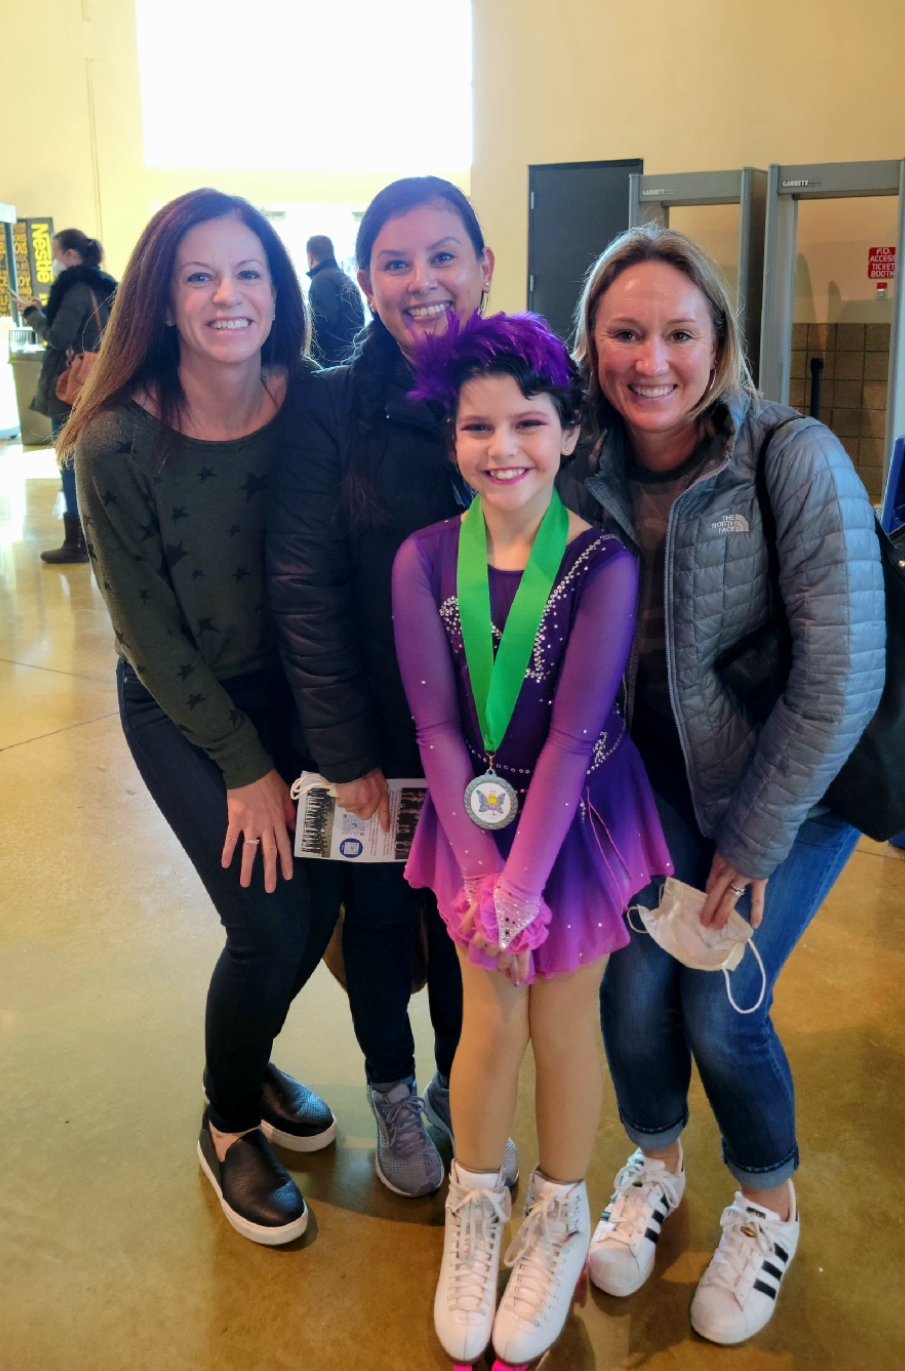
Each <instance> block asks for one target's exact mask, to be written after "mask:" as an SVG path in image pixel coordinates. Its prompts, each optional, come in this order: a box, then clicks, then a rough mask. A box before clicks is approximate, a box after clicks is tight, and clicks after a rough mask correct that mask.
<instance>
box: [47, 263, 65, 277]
mask: <svg viewBox="0 0 905 1371" xmlns="http://www.w3.org/2000/svg"><path fill="white" fill-rule="evenodd" d="M50 270H51V271H52V272H53V279H54V280H56V279H57V277H58V276H59V274H60V272H61V271H65V270H66V265H65V263H64V262H61V261H60V259H59V257H55V258H54V259H53V261H52V262H51V264H50Z"/></svg>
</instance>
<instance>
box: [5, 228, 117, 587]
mask: <svg viewBox="0 0 905 1371" xmlns="http://www.w3.org/2000/svg"><path fill="white" fill-rule="evenodd" d="M52 251H53V274H54V282H53V285H52V286H51V288H50V297H49V299H48V301H47V308H46V309H42V308H41V302H40V301H39V300H36V299H31V300H20V301H19V306H20V309H21V310H22V313H23V316H24V319H25V323H26V324H27V325H28V327H29V328H33V329H34V331H35V333H37V335H38V337H39V338H41V339H43V341H44V342H45V343H46V345H47V350H46V352H45V353H44V357H43V359H42V361H41V374H40V376H39V377H38V385H37V389H36V390H35V395H34V399H33V400H32V402H31V407H32V409H34V410H36V411H37V412H38V414H46V415H47V416H48V417H49V419H50V426H51V433H52V435H53V439H54V442H56V439H57V437H58V436H59V434H60V431H61V430H62V428H63V426H64V425H65V423H66V421H67V420H68V418H69V416H70V414H71V413H72V407H71V406H70V405H67V404H65V403H64V402H63V401H62V400H61V399H59V397H58V396H57V393H56V389H55V387H56V383H57V381H58V380H59V378H60V376H62V374H63V372H64V371H65V370H66V367H67V365H68V353H69V351H70V350H71V351H72V352H74V353H76V352H97V351H98V349H99V348H100V343H101V334H102V333H103V330H104V327H105V326H106V323H107V320H108V319H109V317H110V310H111V308H112V305H113V297H114V294H115V291H116V282H115V281H114V279H113V277H112V276H108V274H107V273H106V272H105V271H102V270H101V262H102V261H103V260H104V249H103V248H102V247H101V245H100V243H99V242H98V241H97V239H96V238H89V237H88V235H87V234H85V233H82V231H81V229H72V228H70V229H62V230H61V231H60V232H59V233H56V234H54V237H53V242H52ZM61 470H62V478H63V501H64V505H65V511H64V514H63V530H64V532H63V543H62V546H61V547H58V548H54V549H53V550H52V551H47V552H42V553H41V560H42V561H44V562H51V563H61V562H87V560H88V552H87V549H86V547H85V538H84V534H83V531H82V523H81V520H80V518H79V503H78V494H77V492H76V486H75V473H74V471H73V469H72V466H71V464H68V463H65V462H64V463H61Z"/></svg>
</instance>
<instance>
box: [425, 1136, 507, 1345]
mask: <svg viewBox="0 0 905 1371" xmlns="http://www.w3.org/2000/svg"><path fill="white" fill-rule="evenodd" d="M511 1214H512V1200H511V1198H510V1195H509V1191H508V1189H507V1187H506V1185H505V1183H504V1182H503V1180H502V1179H501V1178H500V1177H497V1183H496V1185H495V1186H491V1187H488V1188H486V1189H485V1188H477V1187H474V1186H473V1185H471V1184H465V1183H463V1180H462V1176H461V1172H460V1170H459V1167H458V1165H457V1163H456V1162H455V1161H454V1162H453V1164H452V1166H451V1168H450V1172H449V1194H448V1196H447V1199H446V1227H445V1230H444V1233H443V1261H442V1262H441V1264H440V1279H439V1281H438V1282H437V1293H436V1295H435V1297H434V1325H435V1327H436V1330H437V1337H438V1338H439V1339H440V1341H441V1343H442V1344H443V1347H444V1349H445V1351H446V1352H448V1354H449V1355H450V1356H451V1357H452V1358H453V1360H454V1361H455V1362H456V1366H457V1368H460V1367H462V1366H463V1365H465V1366H472V1365H473V1364H474V1363H475V1362H476V1361H477V1360H478V1358H479V1357H480V1356H481V1355H482V1353H483V1352H484V1350H485V1348H486V1347H487V1344H488V1343H489V1342H490V1332H491V1329H492V1328H493V1315H494V1310H495V1309H496V1291H497V1277H498V1275H499V1270H500V1248H501V1247H502V1242H503V1229H504V1228H505V1226H506V1224H507V1223H508V1222H509V1218H510V1216H511Z"/></svg>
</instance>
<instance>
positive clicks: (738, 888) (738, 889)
mask: <svg viewBox="0 0 905 1371" xmlns="http://www.w3.org/2000/svg"><path fill="white" fill-rule="evenodd" d="M729 889H730V890H731V891H732V893H733V895H735V896H736V898H738V897H739V896H740V895H744V893H745V887H744V886H743V885H736V884H735V882H734V881H730V882H729Z"/></svg>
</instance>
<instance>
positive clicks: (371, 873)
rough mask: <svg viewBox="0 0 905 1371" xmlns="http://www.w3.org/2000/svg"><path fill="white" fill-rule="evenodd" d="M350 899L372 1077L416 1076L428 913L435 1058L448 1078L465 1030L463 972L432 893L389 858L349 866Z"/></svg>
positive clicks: (357, 1000)
mask: <svg viewBox="0 0 905 1371" xmlns="http://www.w3.org/2000/svg"><path fill="white" fill-rule="evenodd" d="M344 899H345V907H346V917H345V922H344V925H343V960H344V961H345V965H346V984H347V986H348V990H349V1005H350V1008H351V1010H352V1022H353V1024H354V1027H355V1036H356V1038H357V1039H358V1045H359V1047H360V1048H361V1050H362V1052H363V1053H364V1057H365V1074H366V1076H367V1078H368V1080H369V1081H370V1082H372V1083H373V1082H387V1081H398V1080H402V1079H403V1078H404V1077H406V1076H412V1075H414V1073H415V1056H414V1052H415V1044H414V1039H413V1037H412V1029H411V1024H410V1023H409V1016H408V1002H409V997H410V995H411V992H412V977H413V974H414V969H415V949H416V944H417V939H418V936H419V926H420V920H421V914H422V910H423V911H424V922H425V929H426V932H427V993H428V999H429V1002H430V1016H431V1023H432V1025H433V1029H434V1056H435V1059H436V1063H437V1069H438V1070H439V1071H441V1072H442V1074H443V1075H444V1076H448V1075H449V1072H450V1069H451V1067H452V1060H453V1057H454V1056H455V1052H456V1047H457V1046H458V1042H459V1033H460V1032H461V1029H462V974H461V972H460V970H459V962H458V958H457V956H456V949H455V944H454V943H453V941H452V938H450V936H449V934H448V933H447V931H446V928H445V926H444V924H443V921H442V919H441V918H440V915H439V914H438V913H437V904H436V901H435V900H434V897H433V896H432V895H431V893H430V892H429V891H426V890H412V888H411V886H409V885H408V884H407V883H406V880H405V877H404V876H403V874H402V867H401V866H396V865H394V864H390V863H387V864H386V865H376V864H375V865H373V866H361V867H351V868H350V869H349V871H348V873H347V875H346V879H345V890H344Z"/></svg>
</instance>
